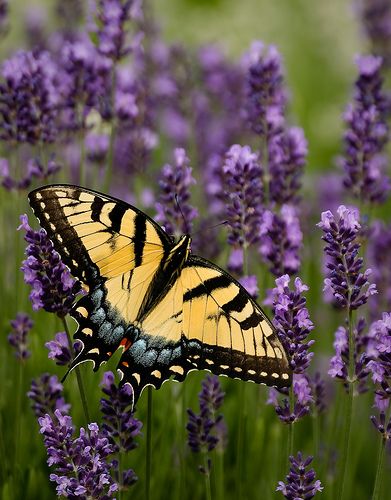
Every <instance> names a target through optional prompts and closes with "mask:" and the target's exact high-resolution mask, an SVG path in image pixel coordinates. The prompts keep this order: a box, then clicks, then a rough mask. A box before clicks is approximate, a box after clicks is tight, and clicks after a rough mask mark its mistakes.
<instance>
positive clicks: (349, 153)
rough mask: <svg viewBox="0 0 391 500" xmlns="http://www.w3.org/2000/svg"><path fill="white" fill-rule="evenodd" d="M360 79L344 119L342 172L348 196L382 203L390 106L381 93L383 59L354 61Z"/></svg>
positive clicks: (386, 186) (387, 187) (390, 185)
mask: <svg viewBox="0 0 391 500" xmlns="http://www.w3.org/2000/svg"><path fill="white" fill-rule="evenodd" d="M357 66H358V68H359V77H358V79H357V81H356V83H355V87H356V89H355V95H354V99H353V102H352V103H351V104H349V106H348V107H347V109H346V111H345V114H344V120H345V123H346V126H347V130H346V132H345V135H344V142H345V151H344V157H342V158H340V160H339V161H340V163H341V165H342V167H343V169H344V172H345V176H344V180H343V182H344V186H345V187H346V188H347V189H348V190H349V192H351V194H352V195H353V196H354V197H356V198H358V199H359V200H363V201H366V202H372V203H373V202H378V203H380V202H384V201H385V199H386V197H387V195H388V192H389V190H390V188H391V183H390V179H389V177H388V176H386V175H384V172H383V171H384V169H385V167H386V165H387V158H386V156H385V154H384V150H385V145H386V143H387V141H388V126H387V109H388V106H389V103H388V102H387V98H386V95H385V94H384V92H383V90H382V84H383V79H382V76H381V67H382V59H381V57H375V56H372V55H368V56H360V57H358V58H357Z"/></svg>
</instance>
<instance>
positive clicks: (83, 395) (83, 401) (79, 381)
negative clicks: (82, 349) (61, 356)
mask: <svg viewBox="0 0 391 500" xmlns="http://www.w3.org/2000/svg"><path fill="white" fill-rule="evenodd" d="M61 320H62V323H63V325H64V330H65V333H66V334H67V337H68V342H69V349H70V350H71V353H72V356H73V357H74V356H75V352H74V349H73V343H72V338H71V334H70V332H69V328H68V323H67V320H66V318H65V317H63V318H61ZM75 372H76V379H77V385H78V387H79V392H80V399H81V404H82V406H83V411H84V416H85V419H86V422H87V426H88V424H89V423H90V422H91V419H90V414H89V412H88V405H87V398H86V393H85V390H84V384H83V379H82V377H81V373H80V368H79V367H78V366H76V367H75Z"/></svg>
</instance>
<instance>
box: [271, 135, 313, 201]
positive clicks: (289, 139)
mask: <svg viewBox="0 0 391 500" xmlns="http://www.w3.org/2000/svg"><path fill="white" fill-rule="evenodd" d="M307 154H308V147H307V141H306V139H305V137H304V132H303V130H302V129H301V128H298V127H292V128H289V129H288V130H287V131H283V132H282V133H281V134H276V135H275V136H273V137H272V138H271V139H270V143H269V148H268V156H269V173H270V183H269V195H270V201H272V202H274V203H276V204H277V205H283V204H286V203H295V202H297V201H298V196H297V192H298V191H299V189H300V188H301V175H302V173H303V167H304V165H305V162H306V157H307Z"/></svg>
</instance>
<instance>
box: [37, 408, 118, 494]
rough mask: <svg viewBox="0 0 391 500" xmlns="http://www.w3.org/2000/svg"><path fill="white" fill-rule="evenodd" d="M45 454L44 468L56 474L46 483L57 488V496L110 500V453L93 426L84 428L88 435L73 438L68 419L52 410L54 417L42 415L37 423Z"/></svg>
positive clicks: (112, 489) (82, 431)
mask: <svg viewBox="0 0 391 500" xmlns="http://www.w3.org/2000/svg"><path fill="white" fill-rule="evenodd" d="M38 421H39V425H40V427H41V429H40V432H41V434H42V435H43V438H44V443H45V446H46V450H47V454H48V461H47V462H48V465H49V466H50V467H51V466H55V471H56V473H54V474H50V480H51V481H53V482H55V483H56V484H57V487H56V491H57V495H58V496H66V497H71V498H75V497H84V498H91V499H92V498H95V499H102V498H111V497H112V496H113V494H114V493H115V492H116V491H117V490H118V484H117V483H116V482H115V481H114V480H113V479H112V477H111V475H110V471H111V468H112V467H113V464H112V463H109V462H108V457H109V456H110V455H111V454H112V453H113V450H112V447H111V445H110V444H109V442H108V439H107V438H106V437H104V436H103V435H102V434H101V432H100V430H99V427H98V425H97V424H95V423H92V424H89V425H88V432H86V431H85V429H83V428H81V429H80V435H79V437H77V438H74V427H73V424H72V418H71V417H70V416H68V415H62V414H61V412H60V411H59V410H55V412H54V417H53V416H50V415H48V414H46V415H45V416H43V417H40V418H39V419H38Z"/></svg>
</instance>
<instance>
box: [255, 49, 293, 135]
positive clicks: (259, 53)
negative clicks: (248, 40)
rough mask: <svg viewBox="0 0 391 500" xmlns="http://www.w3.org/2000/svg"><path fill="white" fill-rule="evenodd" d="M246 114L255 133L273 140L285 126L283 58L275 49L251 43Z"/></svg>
mask: <svg viewBox="0 0 391 500" xmlns="http://www.w3.org/2000/svg"><path fill="white" fill-rule="evenodd" d="M248 63H249V64H248V65H249V69H248V79H247V92H246V93H247V106H246V109H247V115H248V120H249V123H250V125H251V128H252V130H253V131H254V132H255V133H256V134H258V135H262V136H265V137H267V138H269V137H270V135H271V134H274V133H276V132H277V131H279V130H280V129H281V125H283V123H284V118H283V115H284V108H285V105H286V92H285V89H284V88H283V71H282V62H281V56H280V54H279V52H278V51H277V49H276V47H274V46H270V47H268V48H266V47H265V46H264V44H263V43H262V42H260V41H256V42H254V43H253V44H252V46H251V49H250V53H249V56H248Z"/></svg>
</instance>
